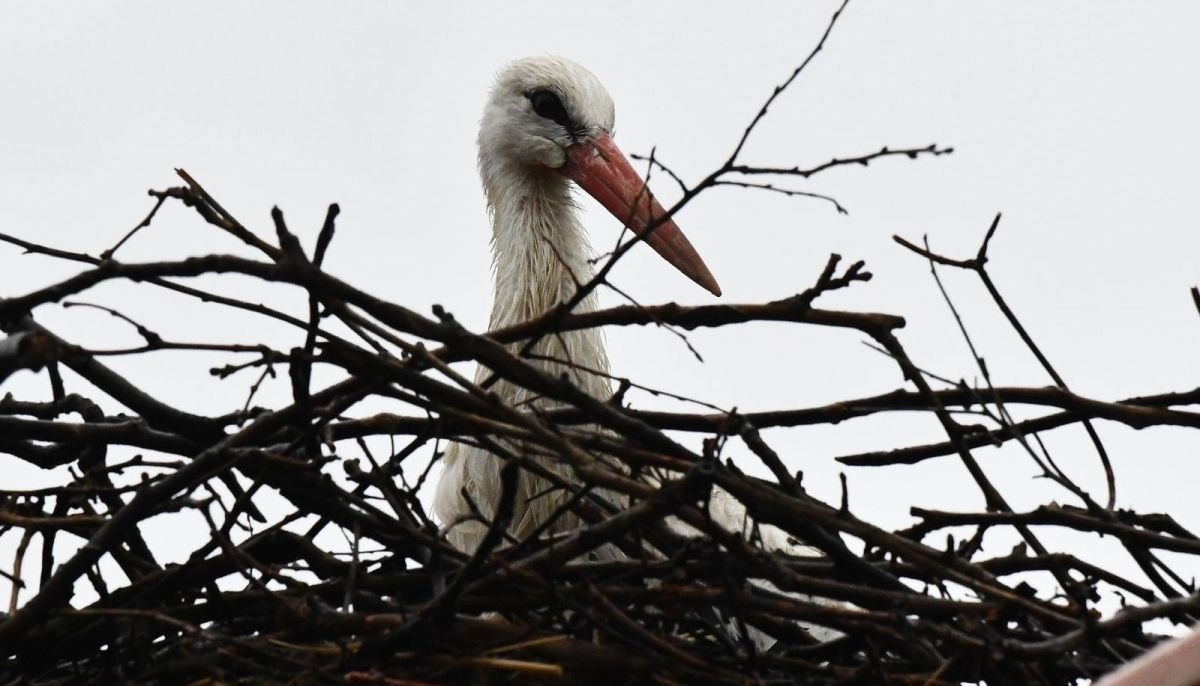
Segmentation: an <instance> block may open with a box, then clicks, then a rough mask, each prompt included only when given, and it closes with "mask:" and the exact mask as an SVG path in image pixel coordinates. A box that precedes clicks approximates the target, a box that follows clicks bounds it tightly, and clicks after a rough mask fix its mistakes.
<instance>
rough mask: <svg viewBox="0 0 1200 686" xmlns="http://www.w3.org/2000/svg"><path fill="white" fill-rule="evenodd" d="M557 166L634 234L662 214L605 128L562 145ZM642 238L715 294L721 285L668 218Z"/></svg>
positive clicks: (719, 292) (641, 232) (689, 276)
mask: <svg viewBox="0 0 1200 686" xmlns="http://www.w3.org/2000/svg"><path fill="white" fill-rule="evenodd" d="M559 171H560V172H561V173H562V175H563V176H565V177H567V178H568V179H571V180H572V181H574V182H575V183H577V184H579V187H580V188H582V189H583V190H585V191H587V194H588V195H590V196H592V197H593V198H595V199H596V200H597V201H599V202H600V204H601V205H603V206H604V209H606V210H608V211H609V212H611V213H612V215H613V216H614V217H616V218H617V219H619V220H621V221H622V222H624V223H625V225H626V226H628V227H629V228H630V229H632V230H633V232H634V233H636V234H638V235H639V236H640V235H642V234H644V233H646V230H647V229H648V228H649V227H650V226H652V225H654V223H655V221H656V220H658V219H659V218H660V217H662V216H663V215H665V214H666V211H664V210H663V208H662V205H659V204H658V201H657V200H655V199H654V196H653V195H651V194H650V189H648V188H647V187H646V182H645V181H643V180H642V177H640V176H638V174H637V172H636V171H634V170H633V165H632V164H630V163H629V159H628V158H626V157H625V154H624V153H622V152H621V149H620V148H618V147H617V145H616V143H613V140H612V137H611V136H609V135H608V134H607V133H602V134H600V135H599V136H597V137H596V139H595V140H593V141H589V142H586V143H576V144H574V145H572V146H570V147H568V148H567V163H566V164H564V165H563V166H562V168H561V169H559ZM644 240H645V241H646V243H649V244H650V247H651V248H654V250H655V252H657V253H658V254H659V255H662V257H663V259H665V260H666V261H667V262H670V263H671V264H672V265H674V266H675V268H676V269H678V270H679V271H681V272H683V274H684V276H686V277H688V278H689V279H691V280H692V281H695V282H696V283H698V284H700V285H701V286H702V287H704V290H706V291H708V292H709V293H712V294H713V295H721V287H720V286H718V285H717V280H716V279H714V278H713V275H712V272H710V271H708V266H707V265H705V264H704V260H702V259H700V255H698V254H697V253H696V249H695V248H693V247H692V244H691V242H690V241H688V239H687V237H686V236H684V235H683V232H682V231H680V230H679V227H678V226H676V224H675V222H674V220H671V219H667V220H665V221H662V222H661V223H659V224H658V225H657V226H656V227H655V228H654V230H653V231H651V232H650V233H649V235H647V236H646V238H645V239H644Z"/></svg>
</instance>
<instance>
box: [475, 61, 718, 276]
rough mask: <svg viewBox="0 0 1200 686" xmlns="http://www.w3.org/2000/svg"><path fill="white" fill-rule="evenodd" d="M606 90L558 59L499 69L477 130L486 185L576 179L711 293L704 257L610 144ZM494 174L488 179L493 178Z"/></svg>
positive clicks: (611, 113)
mask: <svg viewBox="0 0 1200 686" xmlns="http://www.w3.org/2000/svg"><path fill="white" fill-rule="evenodd" d="M614 119H615V113H614V109H613V102H612V98H611V97H610V96H609V94H608V91H607V90H605V88H604V86H603V85H602V84H601V83H600V81H599V79H597V78H596V77H595V75H593V74H592V73H591V72H590V71H588V70H587V69H584V68H583V67H581V66H579V65H578V64H576V63H574V62H572V61H570V60H567V59H563V58H561V57H552V56H542V57H529V58H525V59H522V60H517V61H516V62H513V63H511V64H509V65H508V66H506V67H505V68H504V69H503V70H501V72H500V74H499V76H498V77H497V78H496V84H495V85H494V86H493V87H492V91H491V95H490V96H489V98H488V103H487V106H486V108H485V109H484V114H483V120H482V122H481V124H480V129H479V164H480V168H481V172H482V173H483V175H484V177H485V183H487V184H488V185H489V186H491V187H492V191H495V190H496V188H495V186H497V185H500V186H506V187H511V186H513V185H516V184H521V183H531V182H533V181H534V180H536V179H538V178H545V177H547V176H549V177H551V178H554V177H565V178H566V179H570V180H571V181H574V182H575V183H576V184H577V185H578V186H579V187H580V188H582V189H583V190H584V191H585V192H586V193H587V194H588V195H591V196H592V197H593V198H595V199H596V200H597V201H598V202H599V203H600V204H601V205H603V206H604V208H605V209H607V210H608V211H609V212H611V213H612V214H613V216H614V217H616V218H617V219H618V220H620V221H621V222H622V223H624V224H625V225H626V226H628V227H629V228H630V229H631V230H633V231H634V232H635V233H637V234H639V235H640V234H643V233H646V232H647V231H649V233H648V234H647V235H646V237H645V242H646V243H647V244H649V245H650V247H652V248H654V250H655V251H656V252H658V254H659V255H661V256H662V257H663V258H664V259H666V260H667V261H668V262H670V263H671V264H672V265H674V266H675V268H676V269H678V270H679V271H681V272H683V274H684V275H685V276H687V277H688V278H690V279H691V280H692V281H695V282H696V283H697V284H699V285H700V286H702V287H704V288H705V289H706V290H707V291H709V292H710V293H712V294H714V295H720V294H721V288H720V286H718V285H717V281H716V279H715V278H713V275H712V273H711V272H710V271H709V270H708V267H707V266H706V265H705V264H704V260H702V259H701V258H700V256H699V255H698V254H697V253H696V250H695V248H693V247H692V244H691V242H689V241H688V239H687V238H686V237H685V236H684V235H683V233H682V232H681V231H680V230H679V227H678V226H677V225H676V224H675V222H674V220H672V219H663V218H662V217H663V216H664V215H665V214H666V212H665V211H664V210H663V208H662V206H661V205H660V204H659V203H658V201H657V200H655V199H654V196H653V195H651V194H650V191H649V189H648V188H647V187H646V183H645V182H644V181H643V180H642V178H641V177H640V176H639V175H638V173H637V172H636V171H635V170H634V169H633V165H632V164H630V162H629V159H628V158H627V157H626V156H625V154H624V153H622V152H621V150H620V148H618V147H617V145H616V143H614V142H613V139H612V132H613V122H614ZM489 177H490V178H489Z"/></svg>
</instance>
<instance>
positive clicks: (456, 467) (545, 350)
mask: <svg viewBox="0 0 1200 686" xmlns="http://www.w3.org/2000/svg"><path fill="white" fill-rule="evenodd" d="M536 89H550V90H552V91H553V92H555V93H557V94H558V95H559V97H560V99H561V101H562V103H563V105H564V107H565V108H566V109H567V110H568V112H569V113H570V114H571V116H572V119H574V120H575V121H576V122H579V123H581V124H582V125H584V126H585V127H587V129H588V130H589V131H605V132H611V130H612V127H613V117H614V115H613V112H614V110H613V103H612V99H611V98H610V97H609V95H608V92H607V91H606V90H605V89H604V87H603V86H602V85H601V84H600V82H599V81H598V80H597V79H596V77H595V76H593V75H592V73H591V72H589V71H588V70H586V69H584V68H583V67H581V66H579V65H577V64H575V63H574V62H571V61H569V60H565V59H562V58H558V57H535V58H528V59H524V60H519V61H517V62H514V63H512V64H510V65H508V66H507V67H506V68H505V69H503V70H502V71H501V72H500V74H499V76H498V77H497V79H496V84H495V86H494V87H493V88H492V91H491V93H490V95H489V98H488V102H487V105H486V107H485V109H484V114H483V119H482V122H481V124H480V131H479V139H478V146H479V173H480V177H481V178H482V181H483V188H484V192H485V194H486V196H487V201H488V207H489V211H490V213H491V219H492V251H493V265H492V266H493V271H494V276H495V300H494V303H493V305H492V315H491V321H490V326H491V328H493V329H495V328H499V327H503V326H506V325H510V324H516V323H519V322H523V321H526V320H528V319H531V318H533V317H535V316H537V315H540V314H542V313H544V312H546V311H547V310H549V309H551V308H553V307H555V306H557V305H558V304H559V303H561V302H564V301H566V300H567V299H568V298H569V297H570V296H571V295H572V294H573V293H574V292H575V289H576V287H577V285H578V284H580V283H585V282H587V281H588V280H589V279H591V278H592V276H593V274H594V272H593V268H592V265H591V263H590V262H589V258H590V257H591V256H592V251H591V248H590V246H589V244H588V241H587V237H586V235H585V234H584V231H583V227H582V226H581V225H580V223H579V220H578V218H577V215H576V209H577V208H576V206H575V204H574V202H573V200H572V196H571V188H570V186H569V182H568V181H567V179H566V178H565V177H563V176H562V175H560V174H559V173H558V172H557V171H556V169H557V168H558V167H560V166H562V164H563V163H564V161H565V153H564V152H563V148H564V147H565V146H566V145H568V144H569V143H570V142H571V140H570V139H569V138H568V137H567V136H565V133H564V132H563V130H562V129H561V127H559V126H557V125H554V124H553V123H551V122H548V121H547V120H546V119H544V118H542V117H539V116H537V115H536V113H534V112H532V110H531V108H530V105H529V101H528V99H527V97H526V95H527V94H528V93H529V92H531V91H533V90H536ZM595 308H596V299H595V296H594V294H593V295H589V296H588V297H587V298H585V299H584V300H583V301H582V302H581V303H580V304H579V305H578V306H577V308H576V310H577V311H590V310H594V309H595ZM516 348H517V346H513V350H516ZM533 352H534V353H535V354H537V355H540V356H546V357H552V358H557V359H563V360H569V361H571V362H572V363H574V364H573V365H564V364H561V363H559V362H554V361H548V360H541V359H537V360H533V361H531V364H534V365H536V366H538V367H540V368H541V369H543V370H544V371H546V372H548V373H550V374H553V375H556V376H557V375H560V374H566V375H567V376H568V377H569V378H570V379H571V380H572V381H573V382H574V383H575V384H576V385H577V386H579V388H581V389H583V390H584V391H586V392H587V393H588V394H589V395H592V396H594V397H597V398H608V397H609V396H610V395H611V393H612V388H611V386H610V383H609V380H608V379H607V377H606V376H604V375H605V374H607V373H608V369H609V365H608V355H607V354H606V352H605V347H604V339H603V335H602V333H601V332H600V331H599V330H597V329H589V330H583V331H570V332H566V333H563V334H561V335H559V336H547V337H545V338H543V339H542V340H541V341H540V342H539V343H538V344H537V345H536V346H535V347H534V349H533ZM586 370H595V371H597V372H600V373H599V374H597V373H592V372H590V371H586ZM488 376H489V372H488V370H487V369H486V368H482V367H481V368H480V369H478V370H477V373H476V376H475V378H476V381H480V382H481V381H483V380H484V379H486V378H487V377H488ZM493 390H494V391H495V392H496V393H497V394H498V395H499V397H500V398H501V399H503V400H504V401H505V402H506V403H508V404H509V405H511V406H516V407H524V406H527V405H528V404H530V403H537V402H540V401H537V400H536V399H533V398H531V394H530V392H529V391H528V390H526V389H524V388H521V387H519V386H515V385H513V384H509V383H507V382H500V383H497V384H496V385H495V386H493ZM540 406H542V407H546V406H547V405H545V404H541V405H540ZM539 462H540V464H542V465H543V466H544V467H546V468H547V469H549V470H551V471H553V472H555V473H557V474H558V475H559V476H561V477H562V478H563V479H565V480H567V481H569V482H573V481H575V479H574V477H573V474H572V471H571V469H570V467H568V466H567V465H565V464H563V463H561V462H560V461H557V460H554V459H548V458H539ZM443 463H444V470H443V472H442V475H441V477H440V479H439V481H438V484H437V488H436V492H435V495H434V502H433V511H434V514H435V515H436V516H437V517H438V519H439V520H440V521H441V522H442V523H443V525H444V526H446V527H448V529H447V532H446V535H447V539H448V540H449V541H450V542H451V544H453V545H454V546H455V547H457V548H459V549H460V550H463V551H464V552H471V551H474V550H475V548H476V547H477V546H478V545H479V542H480V541H481V540H482V538H483V535H484V533H485V532H486V531H487V525H486V523H484V522H481V521H479V520H478V518H476V517H473V508H472V506H471V505H472V503H473V504H474V506H475V508H477V509H478V511H479V514H481V515H482V516H483V517H484V518H486V519H490V518H491V517H492V516H493V514H494V513H495V508H496V506H497V504H498V501H499V499H500V479H499V470H500V466H501V460H500V458H498V457H496V456H494V455H492V454H491V453H489V452H488V451H486V450H482V449H479V448H477V447H474V446H471V445H467V444H461V443H454V444H451V446H450V448H449V449H448V450H447V451H446V454H445V456H444V457H443ZM549 486H550V484H548V483H547V482H546V481H545V480H544V479H542V478H540V477H538V476H536V475H533V474H531V473H529V472H528V471H526V470H521V472H520V477H519V480H518V490H517V498H516V508H515V512H514V516H513V520H512V524H511V525H510V527H509V533H510V534H511V535H513V536H514V537H516V538H517V539H521V538H523V537H525V536H527V535H529V534H530V533H531V532H533V531H534V530H535V529H536V528H537V527H538V526H539V525H541V524H542V523H543V522H545V521H547V520H548V519H549V518H550V516H551V514H552V513H554V512H555V511H556V510H557V509H558V508H559V506H560V505H561V504H562V503H563V502H564V500H565V499H566V498H567V497H568V496H569V494H566V493H564V492H563V491H561V490H556V489H550V488H549ZM468 498H469V500H468ZM709 510H710V512H711V513H712V516H713V517H714V519H715V521H717V522H718V523H720V524H722V525H723V526H726V527H728V528H731V529H733V530H735V531H738V530H745V529H748V527H747V526H746V524H747V520H746V512H745V508H744V507H743V506H742V505H741V503H739V502H737V500H736V499H734V498H733V497H732V496H730V495H729V494H728V493H725V492H724V491H720V490H717V491H714V492H713V496H712V500H711V502H710V505H709ZM578 525H579V522H578V520H577V519H576V518H575V517H574V516H573V515H570V514H568V515H566V516H563V517H561V519H559V520H558V521H557V522H556V523H555V525H554V527H553V529H552V531H555V532H561V531H567V530H570V529H572V528H575V527H577V526H578ZM672 527H673V528H675V529H676V530H677V531H679V532H680V533H685V534H694V533H695V532H694V531H691V530H690V528H689V527H687V526H686V525H684V524H682V523H681V522H678V521H674V522H672ZM760 535H761V536H762V538H763V541H764V544H765V545H766V547H767V548H768V549H769V550H778V551H784V552H787V553H789V554H792V555H804V556H807V555H816V554H817V552H816V551H815V550H813V549H812V548H808V547H807V546H799V545H796V544H793V543H791V542H789V541H788V538H787V535H786V534H785V533H784V532H783V531H781V530H779V529H777V528H775V527H770V526H764V527H761V529H760ZM798 597H799V596H798ZM823 631H824V630H823ZM828 637H831V634H829V633H828V632H826V633H824V634H818V638H828Z"/></svg>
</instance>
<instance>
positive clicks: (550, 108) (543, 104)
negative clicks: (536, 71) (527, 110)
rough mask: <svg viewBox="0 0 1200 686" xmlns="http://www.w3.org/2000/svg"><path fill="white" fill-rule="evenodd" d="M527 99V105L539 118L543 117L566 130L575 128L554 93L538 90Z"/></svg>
mask: <svg viewBox="0 0 1200 686" xmlns="http://www.w3.org/2000/svg"><path fill="white" fill-rule="evenodd" d="M527 97H528V98H529V103H530V104H531V105H532V106H533V111H534V112H537V114H538V116H539V117H545V118H546V119H549V120H550V121H552V122H555V123H556V124H559V125H561V126H562V127H563V128H565V129H567V130H572V129H574V128H575V124H574V122H572V121H571V117H570V115H568V114H567V109H566V108H565V107H563V104H562V100H559V99H558V96H557V95H555V94H554V93H552V92H550V91H547V90H539V91H534V92H532V93H530V94H529V95H528V96H527Z"/></svg>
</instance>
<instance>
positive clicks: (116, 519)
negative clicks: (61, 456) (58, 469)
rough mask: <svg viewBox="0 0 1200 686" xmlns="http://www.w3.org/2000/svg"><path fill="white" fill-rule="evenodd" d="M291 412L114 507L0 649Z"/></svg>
mask: <svg viewBox="0 0 1200 686" xmlns="http://www.w3.org/2000/svg"><path fill="white" fill-rule="evenodd" d="M361 383H362V382H360V381H359V380H357V379H349V380H347V381H343V382H341V383H338V384H335V385H333V386H331V387H329V388H327V389H325V390H324V391H322V392H321V393H318V394H315V395H314V398H320V399H321V400H323V401H324V400H328V399H330V398H333V397H336V396H337V395H341V394H344V393H346V392H349V391H352V390H353V389H354V388H356V387H358V386H359V385H360V384H361ZM295 412H296V408H295V406H289V407H286V408H284V409H281V410H278V411H275V412H270V413H267V414H264V415H262V416H260V417H259V418H257V419H256V420H255V421H253V422H251V423H250V424H249V425H247V426H246V427H245V428H244V429H242V430H241V431H239V432H237V433H236V434H233V435H232V436H229V437H228V438H226V439H224V440H222V441H220V442H218V443H216V444H214V445H213V446H212V447H211V448H208V449H206V450H205V451H204V452H202V453H200V454H199V455H197V456H196V458H195V459H193V460H192V461H191V462H190V463H189V464H188V465H186V466H184V467H182V468H180V469H179V470H178V471H177V472H175V473H174V474H171V475H170V476H167V477H165V478H164V479H163V480H161V481H159V482H158V483H155V484H154V485H152V486H150V487H149V488H146V489H145V490H143V491H141V492H140V493H138V494H137V495H136V496H134V498H133V499H132V500H130V501H129V503H128V504H126V505H125V507H123V508H121V509H120V510H118V511H116V512H114V513H113V514H112V516H111V517H110V518H109V520H108V521H107V522H106V523H105V524H104V525H103V526H101V527H100V528H99V529H98V530H97V531H96V533H95V535H93V536H92V537H91V539H90V540H89V541H88V543H87V545H85V546H84V547H83V548H81V549H80V550H79V551H78V552H77V553H75V554H74V555H73V556H71V558H70V559H68V560H66V561H65V562H63V564H62V565H60V566H59V567H58V569H57V570H56V571H55V572H54V574H53V575H51V577H50V579H49V580H48V581H47V583H46V584H45V585H44V586H43V587H42V588H41V590H40V591H39V593H38V594H37V595H36V596H34V597H33V598H32V599H31V600H30V601H29V602H28V603H26V604H25V605H24V607H22V608H21V609H20V610H18V611H17V612H15V613H13V614H12V615H10V616H9V617H8V618H7V619H6V620H4V621H3V622H2V623H0V653H4V654H11V653H10V652H9V651H10V650H11V648H12V647H15V646H16V644H17V641H16V640H15V639H17V637H19V636H20V635H21V634H22V633H24V632H25V631H26V630H28V629H29V628H30V627H32V626H34V625H35V624H37V623H38V622H39V621H41V619H42V618H44V617H45V616H46V614H47V613H48V612H50V611H51V610H52V609H54V608H55V607H57V606H59V605H61V604H62V603H64V602H65V601H66V600H67V599H68V598H69V597H70V593H71V587H72V586H73V585H74V583H75V580H76V579H78V578H79V577H80V576H82V575H83V574H84V573H85V572H86V571H87V570H88V569H89V568H91V566H92V565H94V564H96V562H98V561H99V559H100V557H101V556H102V555H104V553H106V552H107V551H108V550H109V549H111V548H112V547H114V546H115V545H117V544H118V543H120V541H121V540H123V539H124V538H125V537H126V536H127V535H128V534H129V532H130V530H131V529H132V528H133V527H135V526H136V525H137V523H138V522H139V521H141V520H142V519H143V518H144V517H146V516H147V515H149V514H150V513H151V512H152V511H153V510H154V509H155V508H156V507H157V506H158V505H159V504H160V503H162V502H165V501H166V500H169V499H170V498H171V497H173V496H174V495H175V494H176V493H178V492H180V491H182V490H185V489H189V488H192V487H194V486H195V485H197V484H199V483H201V482H203V481H205V480H207V479H208V478H210V477H211V476H212V475H214V474H216V473H217V472H221V471H224V470H225V469H228V468H229V467H230V466H231V465H232V464H233V463H234V462H236V460H237V458H236V457H232V458H231V457H230V456H229V454H228V449H229V448H234V447H237V446H239V445H244V444H247V443H249V442H252V441H253V440H254V439H257V438H258V437H260V436H263V435H266V434H268V433H270V432H273V431H275V430H277V429H279V428H281V427H282V426H285V425H286V423H287V422H288V421H290V420H291V415H293V414H294V413H295Z"/></svg>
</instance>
